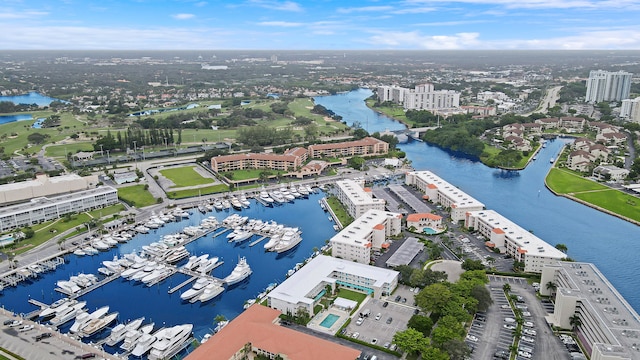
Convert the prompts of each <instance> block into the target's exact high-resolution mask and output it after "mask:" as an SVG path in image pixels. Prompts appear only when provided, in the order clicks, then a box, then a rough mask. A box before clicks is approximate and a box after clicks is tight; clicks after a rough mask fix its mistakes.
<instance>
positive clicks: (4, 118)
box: [0, 114, 33, 124]
mask: <svg viewBox="0 0 640 360" xmlns="http://www.w3.org/2000/svg"><path fill="white" fill-rule="evenodd" d="M21 120H33V116H32V115H31V114H17V115H0V124H6V123H10V122H14V121H21Z"/></svg>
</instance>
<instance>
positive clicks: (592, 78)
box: [585, 70, 633, 103]
mask: <svg viewBox="0 0 640 360" xmlns="http://www.w3.org/2000/svg"><path fill="white" fill-rule="evenodd" d="M632 77H633V74H632V73H629V72H626V71H616V72H612V71H604V70H592V71H591V72H589V79H588V80H587V94H586V96H585V101H586V102H590V103H598V102H601V101H620V100H623V99H627V98H629V93H630V91H631V79H632Z"/></svg>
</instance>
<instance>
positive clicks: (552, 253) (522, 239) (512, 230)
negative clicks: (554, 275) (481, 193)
mask: <svg viewBox="0 0 640 360" xmlns="http://www.w3.org/2000/svg"><path fill="white" fill-rule="evenodd" d="M469 214H470V216H473V217H476V218H479V219H481V220H482V222H484V223H485V224H488V225H489V226H491V227H493V228H494V229H501V230H502V231H504V234H505V236H506V237H507V238H509V239H510V240H511V241H512V242H514V243H515V244H517V245H518V246H519V247H521V248H522V249H524V250H526V251H527V254H528V255H537V256H545V257H557V258H558V259H561V258H564V257H566V256H567V255H566V254H565V253H563V252H562V251H560V250H558V249H556V248H555V247H554V246H551V245H550V244H549V243H547V242H546V241H544V240H542V239H540V238H539V237H537V236H535V235H534V234H532V233H530V232H529V231H527V230H525V229H523V228H522V227H520V226H519V225H517V224H516V223H514V222H512V221H511V220H509V219H507V218H506V217H504V216H502V215H500V214H499V213H497V212H496V211H494V210H480V211H470V212H469Z"/></svg>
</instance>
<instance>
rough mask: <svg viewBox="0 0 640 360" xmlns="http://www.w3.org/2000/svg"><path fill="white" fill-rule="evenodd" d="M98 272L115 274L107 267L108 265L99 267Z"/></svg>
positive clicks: (108, 274)
mask: <svg viewBox="0 0 640 360" xmlns="http://www.w3.org/2000/svg"><path fill="white" fill-rule="evenodd" d="M98 272H99V273H100V274H102V275H104V276H111V275H113V274H115V273H114V272H113V271H111V270H109V269H107V268H106V267H99V268H98Z"/></svg>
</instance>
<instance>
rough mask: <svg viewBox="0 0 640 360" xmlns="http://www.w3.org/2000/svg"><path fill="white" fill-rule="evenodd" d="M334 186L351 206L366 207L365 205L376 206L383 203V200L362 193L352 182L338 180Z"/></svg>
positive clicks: (361, 189)
mask: <svg viewBox="0 0 640 360" xmlns="http://www.w3.org/2000/svg"><path fill="white" fill-rule="evenodd" d="M336 185H338V187H339V188H340V191H342V192H343V193H344V194H345V195H346V196H347V197H348V198H349V201H351V203H352V204H355V205H367V204H376V203H383V204H384V200H383V199H375V198H373V197H372V196H371V195H370V194H369V193H368V192H366V191H364V189H363V188H362V186H360V184H358V183H357V182H355V181H353V180H340V181H337V182H336Z"/></svg>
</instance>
